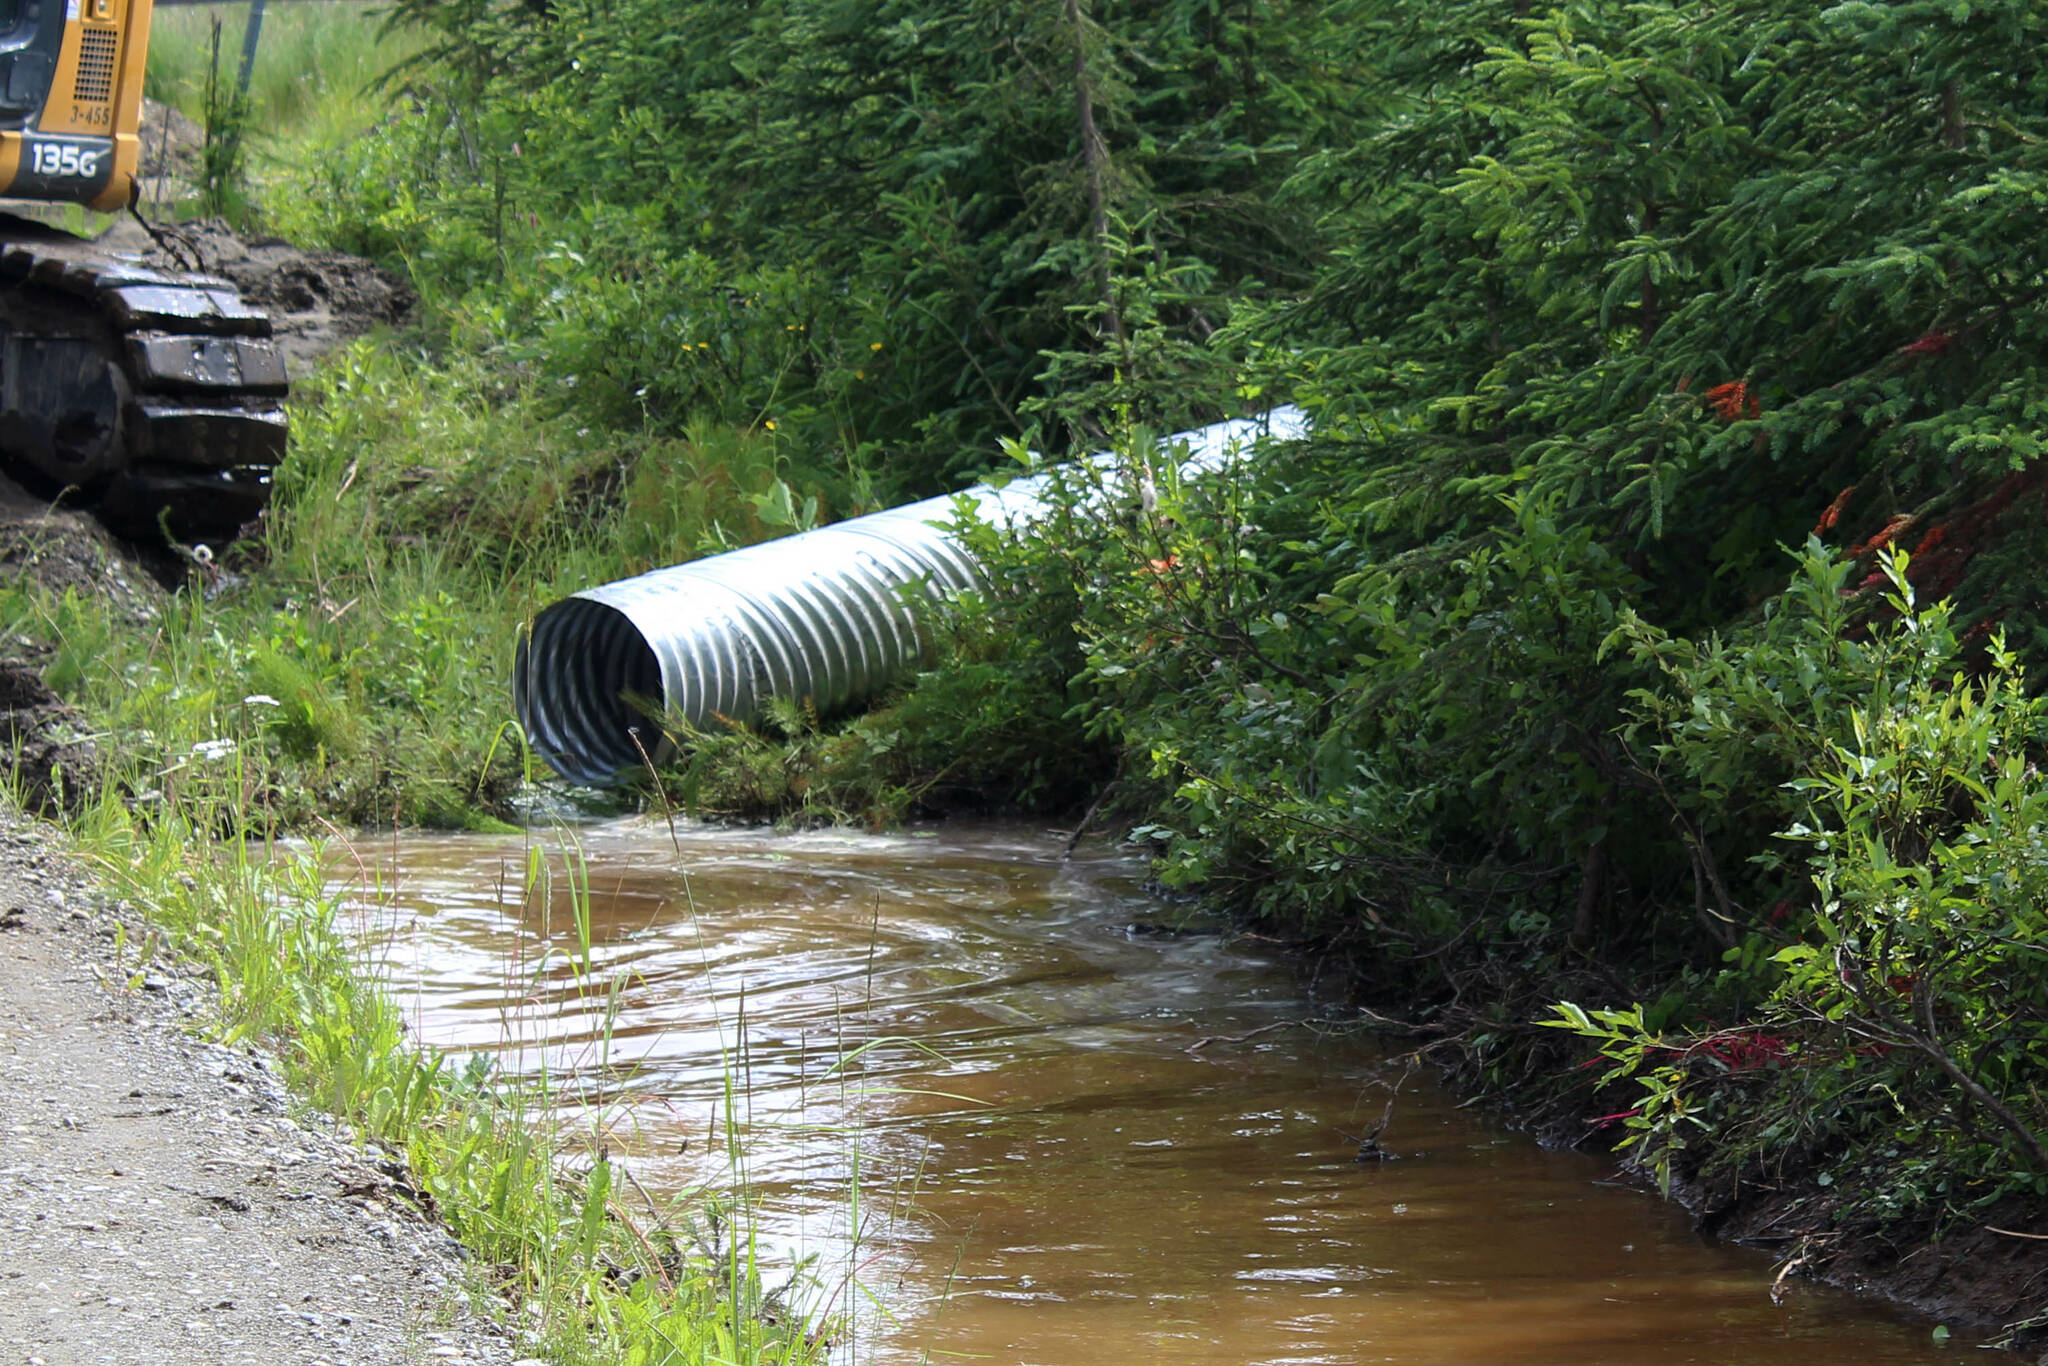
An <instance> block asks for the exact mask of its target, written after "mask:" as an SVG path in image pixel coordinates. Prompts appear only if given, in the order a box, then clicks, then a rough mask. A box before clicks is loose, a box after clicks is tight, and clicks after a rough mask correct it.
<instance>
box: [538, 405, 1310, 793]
mask: <svg viewBox="0 0 2048 1366" xmlns="http://www.w3.org/2000/svg"><path fill="white" fill-rule="evenodd" d="M1306 429H1307V423H1306V419H1305V418H1304V416H1303V414H1302V413H1301V412H1300V410H1299V409H1295V408H1278V409H1275V410H1273V411H1272V412H1270V413H1266V414H1264V415H1263V416H1261V417H1258V418H1252V419H1245V420H1241V421H1237V422H1222V423H1218V424H1216V425H1215V426H1212V427H1204V428H1202V429H1201V430H1199V431H1194V432H1184V433H1182V434H1180V435H1178V436H1174V437H1170V438H1168V439H1167V442H1166V443H1165V445H1166V446H1167V448H1168V449H1173V448H1176V447H1180V446H1183V445H1184V446H1185V448H1186V453H1185V457H1184V459H1183V461H1182V464H1181V470H1182V473H1183V475H1184V476H1185V475H1198V474H1201V473H1203V472H1207V471H1213V470H1216V469H1218V468H1220V467H1222V466H1223V465H1225V464H1227V463H1228V462H1229V461H1231V460H1232V459H1234V458H1235V457H1236V456H1237V454H1238V453H1239V452H1240V451H1244V450H1247V449H1249V447H1250V446H1251V444H1252V443H1253V442H1254V441H1255V440H1257V439H1258V438H1259V437H1261V436H1272V437H1275V438H1279V439H1282V440H1290V439H1293V438H1296V437H1299V436H1301V435H1302V434H1303V433H1304V432H1305V431H1306ZM1109 459H1110V457H1107V456H1097V457H1095V460H1096V461H1098V462H1102V461H1107V460H1109ZM1047 485H1048V477H1047V476H1044V475H1039V476H1034V477H1032V478H1029V479H1019V480H1016V481H1014V482H1012V483H1010V484H1007V485H1005V486H1004V487H1003V488H1001V489H995V488H990V487H988V486H986V485H981V486H978V487H975V488H972V489H969V490H967V491H966V492H965V493H963V494H959V495H947V496H945V497H941V498H928V499H926V500H925V501H923V502H921V503H911V504H909V505H907V506H905V507H900V508H892V509H891V510H889V511H887V512H878V513H875V514H873V515H871V516H867V517H856V518H854V519H852V520H850V521H845V522H840V523H838V524H837V525H834V526H829V527H821V528H819V529H818V530H816V531H806V532H803V533H801V534H799V535H795V536H789V537H785V538H783V539H782V540H779V541H769V542H766V543H765V544H762V545H757V546H749V547H748V548H746V549H744V550H735V551H731V552H729V553H727V554H724V555H716V556H713V557H711V558H709V559H704V560H699V561H696V562H695V563H693V564H684V565H677V566H675V567H674V568H670V569H660V570H656V571H655V572H653V573H651V574H642V575H640V576H639V577H638V578H632V579H624V580H621V581H619V582H617V583H610V584H605V585H604V586H602V587H599V588H592V589H587V590H585V591H584V592H581V593H578V594H576V595H575V596H574V597H571V598H567V599H564V600H563V601H561V602H558V603H555V604H553V605H551V606H549V607H547V608H545V609H544V610H542V611H541V612H540V613H539V614H538V615H537V616H536V617H535V618H534V620H533V625H532V627H531V629H530V630H529V631H528V633H527V636H526V638H525V639H524V640H522V641H521V642H520V646H519V655H518V658H517V660H516V661H515V663H514V667H513V705H514V708H515V709H516V711H517V714H518V717H519V722H520V724H521V725H522V726H523V727H525V730H526V735H527V739H528V740H529V741H530V742H531V743H532V745H533V747H534V748H535V750H537V751H538V752H539V753H540V755H541V756H542V757H543V758H545V759H546V760H547V761H548V763H550V764H551V765H553V766H554V768H555V770H556V771H557V772H559V773H561V774H562V775H563V776H564V777H567V778H569V779H571V780H573V781H576V782H583V783H608V782H612V781H615V780H616V778H617V777H618V775H619V774H620V772H621V771H622V770H629V769H634V768H637V767H639V766H641V765H643V764H645V763H649V762H655V763H658V762H660V761H661V760H662V759H664V758H666V757H667V755H668V750H669V746H668V742H667V740H666V738H665V736H664V735H663V734H662V732H661V728H660V727H659V725H657V724H656V723H655V722H654V720H653V719H651V718H650V717H649V715H648V714H647V713H648V709H649V708H652V709H654V710H656V711H665V712H667V713H670V714H673V715H679V716H681V717H684V718H686V719H687V720H688V721H689V722H690V723H691V724H693V725H696V726H700V727H701V726H711V725H717V724H719V723H720V722H721V721H724V720H728V719H735V718H737V719H745V718H748V717H751V716H752V715H754V714H755V713H756V712H757V711H759V710H760V708H761V706H762V705H763V704H764V703H765V702H766V701H767V700H768V699H769V698H774V697H783V698H800V699H808V701H809V702H810V704H811V705H812V706H814V707H816V708H817V710H818V711H819V712H821V713H828V712H833V711H837V710H840V709H841V708H844V707H846V706H849V705H851V704H853V703H856V702H859V701H861V700H863V699H865V698H868V697H872V696H874V695H875V694H876V693H878V692H880V691H881V690H882V688H883V687H885V686H886V685H887V684H888V683H889V681H890V680H891V679H892V678H894V677H896V676H897V675H898V674H900V673H901V672H902V671H903V670H904V669H905V668H907V667H909V666H910V665H911V664H912V663H914V662H915V661H916V659H917V657H918V652H919V649H920V640H919V637H918V631H917V616H918V612H919V608H920V607H921V606H923V605H924V604H926V603H928V602H930V601H932V600H934V599H943V598H944V597H946V596H947V595H949V594H953V593H957V592H959V591H960V590H962V589H965V588H970V587H973V586H974V585H975V583H976V582H977V580H978V578H979V575H980V568H979V566H978V565H977V564H976V563H975V561H974V558H973V556H972V555H971V554H969V553H968V551H967V549H966V548H965V547H964V546H962V545H961V544H960V542H959V541H958V540H957V539H956V538H955V537H954V535H953V534H952V532H951V531H950V530H948V529H947V527H948V525H949V524H950V523H952V522H953V521H954V519H955V516H956V498H966V499H968V500H970V501H971V502H973V503H974V504H975V506H976V507H977V509H978V510H979V514H980V517H981V519H982V520H983V521H986V522H990V523H993V524H996V525H1005V524H1017V523H1021V522H1029V521H1031V520H1034V519H1035V518H1037V517H1039V516H1041V515H1043V514H1044V512H1045V510H1046V508H1047V506H1048V504H1047V500H1046V498H1045V494H1046V491H1047Z"/></svg>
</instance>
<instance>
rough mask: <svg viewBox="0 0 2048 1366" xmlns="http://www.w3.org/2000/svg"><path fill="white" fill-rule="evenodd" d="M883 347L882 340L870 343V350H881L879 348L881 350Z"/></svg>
mask: <svg viewBox="0 0 2048 1366" xmlns="http://www.w3.org/2000/svg"><path fill="white" fill-rule="evenodd" d="M881 349H882V344H881V343H880V342H869V343H868V350H870V351H879V350H881Z"/></svg>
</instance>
